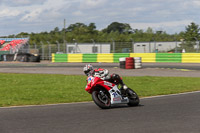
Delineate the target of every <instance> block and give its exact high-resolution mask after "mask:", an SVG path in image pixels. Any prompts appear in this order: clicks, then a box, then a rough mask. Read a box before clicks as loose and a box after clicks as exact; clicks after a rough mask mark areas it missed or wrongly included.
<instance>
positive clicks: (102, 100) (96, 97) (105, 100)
mask: <svg viewBox="0 0 200 133" xmlns="http://www.w3.org/2000/svg"><path fill="white" fill-rule="evenodd" d="M92 99H93V101H94V103H95V104H96V105H97V106H99V107H100V108H102V109H109V108H110V107H111V100H110V96H109V94H108V92H106V91H104V90H94V91H93V92H92Z"/></svg>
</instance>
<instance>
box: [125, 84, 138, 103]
mask: <svg viewBox="0 0 200 133" xmlns="http://www.w3.org/2000/svg"><path fill="white" fill-rule="evenodd" d="M127 91H128V98H129V103H128V105H129V106H138V105H139V103H140V99H139V96H138V95H137V93H136V92H135V91H134V90H132V89H130V88H128V90H127Z"/></svg>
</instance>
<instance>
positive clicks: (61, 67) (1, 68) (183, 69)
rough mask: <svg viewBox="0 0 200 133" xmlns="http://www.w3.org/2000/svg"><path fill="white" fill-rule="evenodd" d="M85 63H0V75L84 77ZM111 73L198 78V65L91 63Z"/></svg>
mask: <svg viewBox="0 0 200 133" xmlns="http://www.w3.org/2000/svg"><path fill="white" fill-rule="evenodd" d="M85 64H87V63H51V62H41V63H21V62H18V63H16V62H8V63H7V62H0V72H1V73H42V74H65V75H84V73H83V71H82V70H83V67H84V66H85ZM92 65H93V66H94V67H96V68H97V67H102V68H106V69H108V70H109V72H110V74H111V73H117V74H119V75H121V76H165V77H200V64H199V63H143V68H142V69H129V70H128V69H120V68H119V64H118V63H92Z"/></svg>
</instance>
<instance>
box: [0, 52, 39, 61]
mask: <svg viewBox="0 0 200 133" xmlns="http://www.w3.org/2000/svg"><path fill="white" fill-rule="evenodd" d="M1 58H2V61H20V62H40V55H38V56H35V55H32V54H29V53H19V54H3V55H1Z"/></svg>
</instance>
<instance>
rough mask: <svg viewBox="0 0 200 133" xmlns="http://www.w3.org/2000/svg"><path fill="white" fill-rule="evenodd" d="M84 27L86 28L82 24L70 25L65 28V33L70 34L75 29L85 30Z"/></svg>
mask: <svg viewBox="0 0 200 133" xmlns="http://www.w3.org/2000/svg"><path fill="white" fill-rule="evenodd" d="M85 27H87V25H85V24H84V23H75V24H70V26H69V27H68V28H67V31H69V32H71V31H74V30H75V29H77V28H85Z"/></svg>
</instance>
